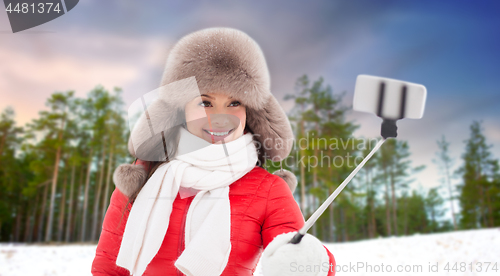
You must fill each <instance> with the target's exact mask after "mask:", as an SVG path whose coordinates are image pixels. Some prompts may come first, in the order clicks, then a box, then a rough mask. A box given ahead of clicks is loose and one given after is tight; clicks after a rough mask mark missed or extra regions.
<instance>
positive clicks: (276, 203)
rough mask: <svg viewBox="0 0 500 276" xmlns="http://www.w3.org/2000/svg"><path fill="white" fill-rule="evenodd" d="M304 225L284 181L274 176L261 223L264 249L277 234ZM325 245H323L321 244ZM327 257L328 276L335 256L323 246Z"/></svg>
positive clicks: (294, 229)
mask: <svg viewBox="0 0 500 276" xmlns="http://www.w3.org/2000/svg"><path fill="white" fill-rule="evenodd" d="M302 226H304V217H303V216H302V213H301V211H300V208H299V205H298V204H297V202H296V201H295V199H294V197H293V194H292V192H291V191H290V188H289V187H288V185H287V184H286V182H285V181H284V180H283V179H282V178H280V177H276V178H275V179H274V181H273V183H272V184H271V188H270V189H269V194H268V196H267V206H266V211H265V218H264V223H263V225H262V243H263V246H264V249H265V248H266V247H267V245H268V244H269V243H270V242H271V241H272V240H273V239H274V238H275V237H276V236H278V235H280V234H283V233H287V232H292V231H298V230H299V229H300V228H302ZM323 247H325V246H323ZM325 250H326V251H327V253H328V257H329V263H330V264H329V267H330V268H329V269H328V276H334V275H335V258H334V257H333V254H332V253H331V252H330V251H329V250H328V249H327V248H326V247H325Z"/></svg>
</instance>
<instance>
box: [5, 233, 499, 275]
mask: <svg viewBox="0 0 500 276" xmlns="http://www.w3.org/2000/svg"><path fill="white" fill-rule="evenodd" d="M326 246H327V247H328V248H329V249H330V251H331V252H332V253H333V255H334V256H335V259H336V261H337V268H336V269H337V274H336V275H373V274H375V275H387V274H393V275H500V228H492V229H482V230H469V231H458V232H451V233H443V234H429V235H413V236H410V237H399V238H395V237H391V238H381V239H375V240H367V241H359V242H349V243H331V244H326ZM95 248H96V246H95V245H61V246H56V245H53V246H41V245H25V244H5V243H4V244H0V276H11V275H12V276H14V275H20V276H21V275H22V276H26V275H30V276H31V275H74V276H77V275H90V266H91V263H92V260H93V258H94V254H95ZM488 262H489V263H490V264H489V267H488V271H487V272H486V271H485V270H486V268H487V266H488ZM471 263H472V265H471ZM447 264H448V266H447ZM494 265H496V266H494ZM259 268H260V266H259V267H258V268H257V271H259ZM322 268H323V269H327V268H326V266H323V267H322ZM322 268H321V267H320V268H318V267H316V269H322ZM446 268H448V270H446ZM495 268H496V271H495ZM291 269H294V270H297V271H300V270H301V269H303V270H306V269H308V268H307V267H298V266H294V267H293V268H292V267H291ZM309 269H315V268H309ZM389 270H391V271H390V272H389ZM398 270H399V272H398ZM480 270H481V271H480ZM376 271H378V272H376ZM405 271H406V272H405ZM256 274H258V275H260V273H256ZM297 275H299V272H297Z"/></svg>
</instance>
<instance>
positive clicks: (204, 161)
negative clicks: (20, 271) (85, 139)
mask: <svg viewBox="0 0 500 276" xmlns="http://www.w3.org/2000/svg"><path fill="white" fill-rule="evenodd" d="M161 85H162V88H161V91H160V92H159V95H160V97H159V98H160V99H159V100H158V101H156V102H155V103H153V104H152V105H151V106H150V107H148V109H147V112H145V114H144V115H143V116H142V117H141V119H140V120H139V122H138V123H137V124H136V126H135V127H134V129H133V131H132V133H131V137H130V140H129V151H130V152H131V153H132V155H134V156H135V157H137V158H138V159H139V162H138V163H139V164H136V165H126V164H125V165H121V166H120V167H118V168H117V170H116V171H115V174H114V181H115V184H116V186H117V189H116V190H115V191H114V193H113V195H112V197H111V202H110V206H109V208H108V211H107V213H106V217H105V220H104V223H103V230H102V232H101V237H100V239H99V244H98V246H97V252H96V257H95V259H94V262H93V264H92V273H93V274H94V275H130V274H133V275H183V273H184V274H185V275H196V276H197V275H252V274H253V272H254V271H255V268H256V265H257V262H258V259H259V256H260V255H261V253H262V249H264V253H263V258H262V266H263V273H264V275H266V276H267V275H334V271H335V270H334V268H335V260H334V258H333V255H332V254H331V253H330V252H329V251H328V250H327V249H326V248H325V247H324V246H322V245H321V242H320V241H319V240H317V239H316V238H315V237H313V236H311V235H306V236H305V237H304V238H303V239H302V241H301V242H300V243H299V244H296V245H295V244H288V241H289V240H290V239H291V238H292V236H293V235H294V233H293V232H295V231H297V230H298V229H300V227H302V226H303V225H304V219H303V217H302V214H301V212H300V210H299V208H298V205H297V203H296V202H295V200H294V198H293V195H292V192H293V189H294V188H295V185H296V181H295V177H294V176H293V175H291V173H290V172H288V173H287V172H286V171H282V172H280V173H281V175H280V176H281V177H280V176H278V175H274V174H270V173H269V172H267V170H265V169H264V168H263V167H262V165H263V161H265V159H270V160H273V161H280V160H283V159H284V158H286V157H287V156H288V154H289V153H290V150H291V146H292V142H293V133H292V130H291V127H290V123H289V121H288V119H287V116H286V114H285V113H284V111H283V110H282V108H281V107H280V106H279V104H278V103H277V101H276V99H275V98H274V97H273V96H272V94H271V92H270V82H269V72H268V69H267V65H266V62H265V59H264V56H263V54H262V52H261V50H260V48H259V46H258V45H257V44H256V43H255V42H254V41H253V40H252V39H251V38H250V37H248V35H246V34H245V33H243V32H241V31H237V30H234V29H229V28H214V29H205V30H201V31H198V32H195V33H192V34H190V35H187V36H185V37H184V38H182V39H181V40H180V41H179V42H178V43H177V44H176V45H175V46H174V48H173V49H172V51H171V52H170V54H169V58H168V60H167V64H166V67H165V71H164V74H163V79H162V83H161ZM179 122H183V123H182V124H179ZM159 130H161V131H159ZM141 159H142V160H148V161H152V162H147V161H140V160H141ZM146 176H147V177H146ZM283 179H287V182H288V183H287V182H285V180H283ZM287 184H288V185H287Z"/></svg>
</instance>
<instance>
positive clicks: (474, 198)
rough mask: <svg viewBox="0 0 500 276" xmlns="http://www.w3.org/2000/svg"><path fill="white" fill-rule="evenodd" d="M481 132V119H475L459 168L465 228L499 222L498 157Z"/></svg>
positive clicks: (480, 226) (460, 198)
mask: <svg viewBox="0 0 500 276" xmlns="http://www.w3.org/2000/svg"><path fill="white" fill-rule="evenodd" d="M482 132H483V131H482V126H481V123H480V122H477V121H474V122H473V123H472V124H471V126H470V137H469V139H467V140H466V141H465V144H466V147H465V153H464V154H463V155H462V159H463V161H464V164H463V165H462V167H460V169H459V170H458V171H457V172H458V173H459V174H460V175H462V181H463V183H462V184H460V185H459V191H460V195H459V203H460V207H461V212H460V215H461V218H460V226H461V228H464V229H471V228H482V227H493V226H495V225H499V221H498V212H499V211H500V208H499V205H498V204H497V202H498V201H499V199H500V195H499V194H498V189H499V188H498V187H499V185H500V182H498V160H495V159H493V157H492V154H491V151H490V148H491V145H488V144H487V142H486V138H485V137H484V135H483V133H482Z"/></svg>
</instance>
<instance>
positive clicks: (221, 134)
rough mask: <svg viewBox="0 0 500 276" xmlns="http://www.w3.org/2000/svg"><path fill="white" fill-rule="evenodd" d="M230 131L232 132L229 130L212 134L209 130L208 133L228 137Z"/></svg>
mask: <svg viewBox="0 0 500 276" xmlns="http://www.w3.org/2000/svg"><path fill="white" fill-rule="evenodd" d="M230 131H231V130H228V131H225V132H212V131H209V130H207V132H208V133H210V134H211V135H215V136H224V135H227V134H228V133H229V132H230Z"/></svg>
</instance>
